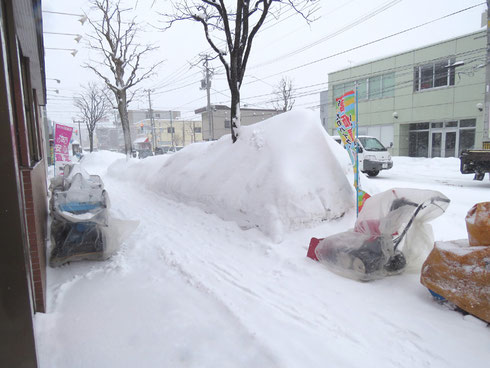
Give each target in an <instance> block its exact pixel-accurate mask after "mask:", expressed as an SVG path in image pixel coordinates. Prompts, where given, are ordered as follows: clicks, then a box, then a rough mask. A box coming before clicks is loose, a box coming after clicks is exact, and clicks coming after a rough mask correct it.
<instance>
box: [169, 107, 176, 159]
mask: <svg viewBox="0 0 490 368" xmlns="http://www.w3.org/2000/svg"><path fill="white" fill-rule="evenodd" d="M173 115H174V114H173V112H172V110H170V134H172V151H174V152H175V144H174V125H173Z"/></svg>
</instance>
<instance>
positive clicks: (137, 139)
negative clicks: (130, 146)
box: [134, 137, 150, 143]
mask: <svg viewBox="0 0 490 368" xmlns="http://www.w3.org/2000/svg"><path fill="white" fill-rule="evenodd" d="M149 141H150V140H149V138H148V137H138V138H136V139H135V140H134V143H146V142H149Z"/></svg>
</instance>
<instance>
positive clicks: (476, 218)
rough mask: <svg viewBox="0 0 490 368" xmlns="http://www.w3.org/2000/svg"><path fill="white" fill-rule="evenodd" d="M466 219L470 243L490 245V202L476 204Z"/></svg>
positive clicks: (473, 244)
mask: <svg viewBox="0 0 490 368" xmlns="http://www.w3.org/2000/svg"><path fill="white" fill-rule="evenodd" d="M465 220H466V229H467V230H468V240H469V243H470V245H471V246H481V245H490V202H481V203H477V204H475V205H474V206H473V207H472V208H471V209H470V210H469V211H468V214H467V215H466V218H465Z"/></svg>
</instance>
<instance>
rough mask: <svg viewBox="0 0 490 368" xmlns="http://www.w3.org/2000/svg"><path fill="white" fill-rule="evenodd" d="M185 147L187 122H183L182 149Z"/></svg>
mask: <svg viewBox="0 0 490 368" xmlns="http://www.w3.org/2000/svg"><path fill="white" fill-rule="evenodd" d="M184 146H185V120H182V147H184Z"/></svg>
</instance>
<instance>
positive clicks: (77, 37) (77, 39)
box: [43, 32, 82, 43]
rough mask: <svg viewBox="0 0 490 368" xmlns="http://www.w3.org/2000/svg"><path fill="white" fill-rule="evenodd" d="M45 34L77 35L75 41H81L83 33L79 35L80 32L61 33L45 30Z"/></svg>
mask: <svg viewBox="0 0 490 368" xmlns="http://www.w3.org/2000/svg"><path fill="white" fill-rule="evenodd" d="M43 33H44V34H52V35H60V36H75V41H77V43H80V40H81V39H82V35H79V34H78V33H59V32H43Z"/></svg>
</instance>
